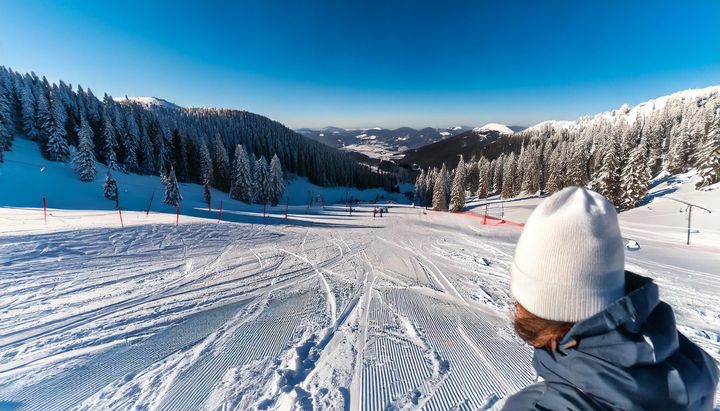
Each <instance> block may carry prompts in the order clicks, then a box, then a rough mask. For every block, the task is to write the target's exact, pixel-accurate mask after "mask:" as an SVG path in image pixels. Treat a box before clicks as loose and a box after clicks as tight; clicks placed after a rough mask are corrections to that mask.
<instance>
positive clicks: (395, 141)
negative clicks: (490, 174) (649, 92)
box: [296, 123, 523, 160]
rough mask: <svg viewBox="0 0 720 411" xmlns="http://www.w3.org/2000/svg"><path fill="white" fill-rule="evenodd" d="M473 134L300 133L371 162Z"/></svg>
mask: <svg viewBox="0 0 720 411" xmlns="http://www.w3.org/2000/svg"><path fill="white" fill-rule="evenodd" d="M481 129H482V130H481ZM486 129H487V130H486ZM522 129H523V127H518V126H511V127H507V126H505V125H502V124H496V123H490V124H486V125H485V126H483V127H476V128H475V129H474V130H476V131H480V130H481V131H480V134H484V133H485V132H486V131H493V130H498V131H500V130H502V131H503V132H507V131H509V132H513V131H517V130H522ZM471 130H473V128H472V127H468V126H453V127H447V128H432V127H426V128H423V129H419V130H418V129H414V128H411V127H400V128H397V129H385V128H380V127H375V128H367V129H344V128H339V127H324V128H321V129H310V128H301V129H297V130H296V131H297V132H298V133H300V134H302V135H304V136H305V137H308V138H311V139H313V140H317V141H319V142H321V143H323V144H326V145H329V146H332V147H337V148H340V149H342V150H345V151H351V152H356V153H362V154H365V155H367V156H368V157H371V158H384V159H396V160H397V159H400V158H402V157H403V154H402V153H403V152H406V151H408V150H414V149H418V148H420V147H423V146H427V145H430V144H433V143H437V142H439V141H443V140H447V139H450V138H452V137H454V136H457V135H460V134H463V133H467V132H471Z"/></svg>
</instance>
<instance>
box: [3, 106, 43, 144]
mask: <svg viewBox="0 0 720 411" xmlns="http://www.w3.org/2000/svg"><path fill="white" fill-rule="evenodd" d="M51 124H52V112H51V111H50V100H48V98H47V97H46V96H45V93H44V92H40V93H38V97H37V110H35V128H36V129H37V141H38V142H39V143H40V146H41V147H42V146H44V145H45V144H47V140H48V132H49V130H50V129H51ZM0 127H2V126H0Z"/></svg>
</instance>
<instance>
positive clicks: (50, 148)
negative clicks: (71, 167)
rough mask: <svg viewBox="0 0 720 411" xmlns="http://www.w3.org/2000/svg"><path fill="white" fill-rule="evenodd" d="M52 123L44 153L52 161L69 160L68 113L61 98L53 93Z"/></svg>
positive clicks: (51, 102) (51, 100) (51, 105)
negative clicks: (66, 125) (66, 122)
mask: <svg viewBox="0 0 720 411" xmlns="http://www.w3.org/2000/svg"><path fill="white" fill-rule="evenodd" d="M50 107H51V110H52V124H51V125H50V129H49V130H48V139H47V143H46V144H45V147H44V150H43V154H44V155H45V158H47V159H48V160H51V161H67V160H68V158H70V145H69V144H68V141H67V139H66V136H67V131H65V120H66V119H67V114H66V112H65V106H63V104H62V102H61V101H60V98H59V97H58V96H57V95H53V96H52V97H51V99H50Z"/></svg>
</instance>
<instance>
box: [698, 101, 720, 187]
mask: <svg viewBox="0 0 720 411" xmlns="http://www.w3.org/2000/svg"><path fill="white" fill-rule="evenodd" d="M695 165H696V167H697V170H698V176H699V177H700V181H698V182H697V183H696V184H695V188H696V189H701V188H703V187H707V186H709V185H711V184H715V183H717V182H718V181H720V115H717V114H716V115H715V116H714V120H713V121H712V122H711V123H710V126H709V128H708V135H707V140H706V141H705V144H704V145H703V146H702V147H701V148H700V150H699V151H698V153H697V155H696V163H695Z"/></svg>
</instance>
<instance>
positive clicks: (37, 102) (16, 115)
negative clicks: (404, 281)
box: [0, 66, 396, 203]
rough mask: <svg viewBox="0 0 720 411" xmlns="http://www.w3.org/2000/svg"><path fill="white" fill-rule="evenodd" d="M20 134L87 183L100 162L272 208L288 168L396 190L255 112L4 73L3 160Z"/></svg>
mask: <svg viewBox="0 0 720 411" xmlns="http://www.w3.org/2000/svg"><path fill="white" fill-rule="evenodd" d="M15 136H24V137H25V138H28V139H30V140H33V141H36V142H38V144H39V145H40V147H41V151H42V154H43V156H44V157H45V158H46V159H48V160H51V161H62V162H68V161H72V163H73V165H74V167H75V170H76V172H77V175H78V177H79V178H80V179H82V180H83V181H90V180H93V179H94V178H95V174H96V172H97V171H96V167H95V164H96V161H97V162H100V163H103V164H105V165H107V166H108V168H109V169H110V170H118V171H120V172H126V173H137V174H147V175H160V176H163V178H164V181H167V180H168V178H170V176H171V174H174V175H175V179H176V180H177V181H180V182H192V183H198V184H203V185H205V186H206V187H214V188H216V189H218V190H221V191H224V192H230V193H231V196H234V197H236V198H238V199H241V200H242V201H247V202H252V201H267V202H268V203H273V202H275V199H276V197H277V194H276V192H277V190H278V188H277V187H278V184H279V183H277V181H276V182H275V183H274V184H275V187H274V188H273V187H272V184H271V183H270V181H271V180H272V178H270V176H272V175H273V173H275V175H277V174H278V171H277V170H282V169H283V168H284V170H286V171H288V172H291V173H296V174H298V175H301V176H306V177H307V178H308V179H309V180H310V182H312V183H314V184H318V185H323V186H338V185H342V186H353V187H358V188H370V187H387V186H393V185H395V184H396V179H395V177H394V176H393V175H391V174H388V173H380V172H375V171H373V170H371V169H370V168H368V167H366V166H364V165H361V164H359V163H357V162H356V161H354V160H352V159H350V158H349V157H348V156H346V155H345V154H344V153H342V152H340V151H339V150H336V149H334V148H331V147H327V146H325V145H323V144H321V143H319V142H316V141H312V140H309V139H306V138H305V137H303V136H301V135H300V134H297V133H296V132H294V131H293V130H290V129H288V128H287V127H285V126H283V125H282V124H280V123H278V122H276V121H272V120H270V119H268V118H266V117H263V116H260V115H257V114H253V113H249V112H246V111H239V110H226V109H209V108H192V109H186V108H182V109H181V108H172V107H164V106H144V105H143V104H140V103H138V102H135V101H132V100H130V99H127V98H125V99H123V100H120V101H116V100H114V99H113V98H112V97H110V96H109V95H107V94H105V95H104V96H103V97H102V99H99V98H97V97H96V96H95V95H94V94H93V92H92V91H91V90H90V89H83V88H82V87H81V86H77V89H73V87H72V85H70V84H66V83H64V82H63V81H59V82H58V83H57V84H55V83H53V84H51V83H49V82H48V81H47V79H46V78H45V77H42V78H39V77H38V76H37V75H36V74H35V73H26V74H20V73H17V72H14V71H12V70H10V69H7V68H5V67H3V66H0V162H2V161H3V152H4V151H7V150H10V149H11V147H12V141H13V138H14V137H15ZM243 153H244V154H243ZM238 155H242V156H244V157H243V158H240V159H238V158H237V157H238ZM268 159H270V160H268ZM281 164H282V166H281ZM238 167H240V169H241V170H238ZM265 176H267V177H265ZM259 178H260V180H259ZM248 181H249V182H251V183H252V184H251V185H252V186H251V185H250V183H248ZM258 181H260V182H263V183H265V184H267V187H265V186H263V187H260V186H259V184H260V183H258ZM206 190H207V189H206ZM208 192H209V191H208Z"/></svg>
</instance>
